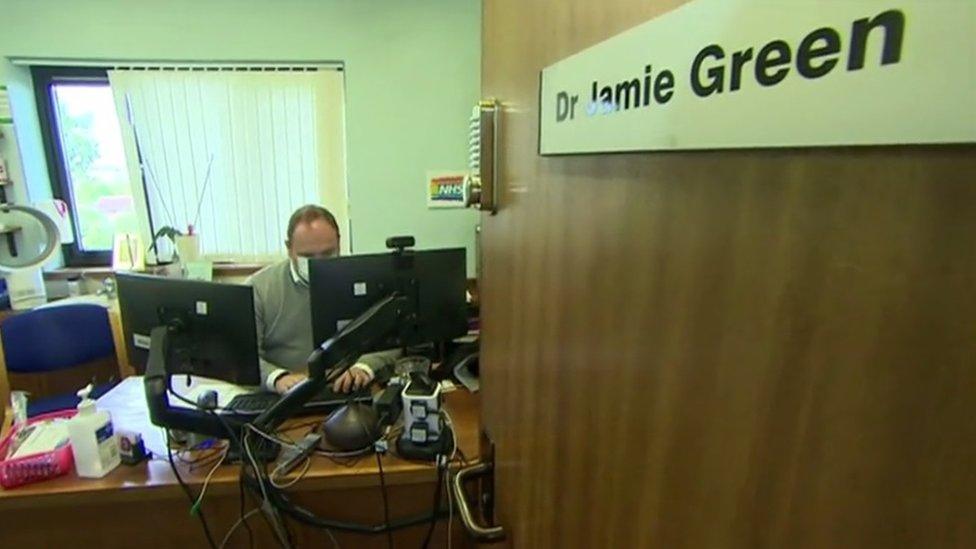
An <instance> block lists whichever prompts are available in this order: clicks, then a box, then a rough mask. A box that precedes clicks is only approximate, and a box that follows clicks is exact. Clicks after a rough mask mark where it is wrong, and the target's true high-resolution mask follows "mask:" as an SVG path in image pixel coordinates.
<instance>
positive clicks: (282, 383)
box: [275, 374, 308, 395]
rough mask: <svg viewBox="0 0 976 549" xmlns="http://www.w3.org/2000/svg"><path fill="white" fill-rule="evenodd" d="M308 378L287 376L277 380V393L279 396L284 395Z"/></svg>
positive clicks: (301, 375)
mask: <svg viewBox="0 0 976 549" xmlns="http://www.w3.org/2000/svg"><path fill="white" fill-rule="evenodd" d="M307 378H308V376H307V375H305V374H285V375H283V376H281V377H279V378H278V379H277V380H275V391H277V392H278V394H279V395H281V394H284V393H286V392H287V391H288V389H291V388H292V387H294V386H295V385H298V384H299V383H301V382H303V381H305V380H306V379H307Z"/></svg>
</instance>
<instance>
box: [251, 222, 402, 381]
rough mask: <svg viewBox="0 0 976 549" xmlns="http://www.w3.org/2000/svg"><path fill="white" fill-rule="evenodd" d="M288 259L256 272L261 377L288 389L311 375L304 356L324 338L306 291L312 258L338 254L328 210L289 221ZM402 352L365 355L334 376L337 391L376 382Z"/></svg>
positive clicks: (335, 225)
mask: <svg viewBox="0 0 976 549" xmlns="http://www.w3.org/2000/svg"><path fill="white" fill-rule="evenodd" d="M287 238H288V239H287V240H286V241H285V246H287V248H288V259H286V260H283V261H280V262H278V263H275V264H273V265H269V266H267V267H265V268H264V269H261V270H260V271H259V272H257V273H255V274H254V275H253V276H252V277H251V278H250V279H248V283H249V284H250V285H251V286H252V287H253V288H254V309H255V311H254V312H255V315H256V317H257V325H258V345H259V353H260V356H261V378H262V380H263V382H264V384H265V386H266V388H267V389H268V390H270V391H276V392H278V393H284V392H285V391H287V390H288V389H290V388H292V387H293V386H295V385H296V384H298V383H299V382H300V381H302V380H304V379H305V378H306V377H307V372H306V360H307V359H308V355H309V354H310V353H311V352H312V350H313V349H314V348H315V346H316V345H318V344H320V343H322V342H321V341H315V342H313V341H312V312H311V306H310V304H309V294H308V260H309V259H318V258H330V257H336V256H338V255H339V225H338V223H336V220H335V217H334V216H333V215H332V213H331V212H329V210H326V209H325V208H323V207H321V206H314V205H308V206H302V207H301V208H299V209H298V210H296V211H295V213H293V214H292V215H291V218H290V219H289V220H288V232H287ZM398 352H399V351H396V350H393V351H383V352H380V353H372V354H368V355H363V356H362V357H360V359H359V361H358V362H357V363H356V364H355V365H353V366H352V367H351V368H350V369H349V370H347V371H346V373H344V374H343V375H342V376H340V377H339V379H337V380H336V382H335V384H334V385H333V388H334V389H335V391H337V392H344V393H345V392H349V391H353V390H356V389H359V388H360V387H363V386H365V385H367V384H368V383H369V382H370V381H372V379H373V377H374V376H375V375H376V372H377V371H378V369H379V368H383V367H387V366H389V365H391V364H392V363H393V362H394V361H395V360H396V358H397V356H398V355H397V353H398Z"/></svg>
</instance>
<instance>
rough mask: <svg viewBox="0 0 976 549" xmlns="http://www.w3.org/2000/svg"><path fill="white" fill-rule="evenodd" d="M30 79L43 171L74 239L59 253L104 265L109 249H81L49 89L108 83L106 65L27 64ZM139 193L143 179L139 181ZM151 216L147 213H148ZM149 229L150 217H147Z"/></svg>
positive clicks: (76, 263) (71, 263) (78, 263)
mask: <svg viewBox="0 0 976 549" xmlns="http://www.w3.org/2000/svg"><path fill="white" fill-rule="evenodd" d="M30 70H31V78H32V80H33V84H34V99H35V102H36V103H37V114H38V122H39V123H40V128H41V141H42V143H43V145H44V156H45V159H46V161H47V172H48V176H49V178H50V182H51V194H52V195H53V196H54V198H56V199H59V200H63V201H64V202H65V203H66V204H68V211H69V212H70V214H71V215H70V222H71V228H72V230H73V231H74V235H75V239H74V242H72V243H70V244H62V245H61V252H62V254H63V256H64V264H65V266H67V267H96V266H108V265H111V263H112V250H107V251H106V250H103V251H86V250H83V249H82V248H81V238H82V234H81V230H80V225H79V223H78V208H77V207H76V206H75V200H74V196H73V193H72V192H71V183H70V180H69V178H68V171H67V162H65V158H64V150H63V148H62V146H61V139H60V128H59V127H58V120H57V114H56V107H55V105H54V94H53V93H52V88H53V86H54V85H55V84H60V83H65V82H92V83H104V84H105V85H106V86H108V85H109V80H108V71H109V68H107V67H87V66H86V67H63V66H46V65H35V66H31V68H30ZM141 183H142V189H143V191H142V192H143V193H145V192H146V191H145V188H146V185H145V182H144V181H142V182H141ZM150 217H151V216H150ZM149 223H150V228H152V219H150V220H149Z"/></svg>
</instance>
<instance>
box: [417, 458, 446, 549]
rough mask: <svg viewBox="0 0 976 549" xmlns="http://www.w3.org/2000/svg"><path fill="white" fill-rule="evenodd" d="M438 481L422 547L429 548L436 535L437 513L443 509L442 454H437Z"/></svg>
mask: <svg viewBox="0 0 976 549" xmlns="http://www.w3.org/2000/svg"><path fill="white" fill-rule="evenodd" d="M437 458H438V459H437V482H436V483H435V486H434V513H433V514H432V515H431V517H430V526H429V527H427V535H426V536H425V537H424V544H423V545H422V547H423V548H424V549H427V547H429V546H430V540H431V537H432V536H433V535H434V527H435V526H437V515H438V514H439V513H440V510H441V485H442V484H444V467H446V464H445V465H444V466H441V462H440V456H437Z"/></svg>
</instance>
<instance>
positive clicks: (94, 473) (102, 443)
mask: <svg viewBox="0 0 976 549" xmlns="http://www.w3.org/2000/svg"><path fill="white" fill-rule="evenodd" d="M91 390H92V386H91V385H88V386H87V387H85V388H84V389H82V390H80V391H78V396H79V397H81V402H80V403H79V404H78V415H76V416H75V417H73V418H71V420H70V421H68V438H69V439H70V440H71V453H72V454H74V457H75V471H77V473H78V476H79V477H85V478H101V477H104V476H105V475H106V474H108V473H109V471H111V470H112V469H115V468H116V467H118V466H119V463H120V462H121V456H120V454H119V441H118V438H117V437H116V436H115V430H114V429H113V428H112V417H111V416H110V415H109V413H108V412H105V411H98V410H96V409H95V401H94V400H92V399H90V398H88V395H89V394H90V393H91Z"/></svg>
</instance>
